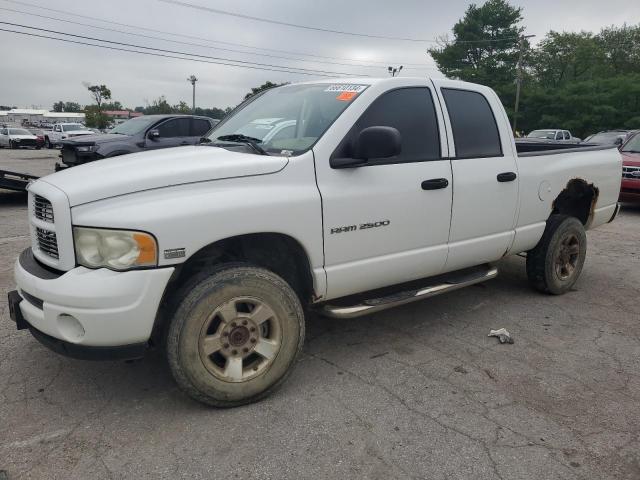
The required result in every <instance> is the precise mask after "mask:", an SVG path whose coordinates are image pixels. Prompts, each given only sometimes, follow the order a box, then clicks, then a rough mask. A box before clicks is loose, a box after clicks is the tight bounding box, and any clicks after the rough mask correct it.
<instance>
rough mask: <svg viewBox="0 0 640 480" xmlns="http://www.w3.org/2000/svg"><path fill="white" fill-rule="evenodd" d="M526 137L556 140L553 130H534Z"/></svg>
mask: <svg viewBox="0 0 640 480" xmlns="http://www.w3.org/2000/svg"><path fill="white" fill-rule="evenodd" d="M527 137H528V138H548V139H550V140H553V139H555V138H556V131H555V130H534V131H533V132H531V133H530V134H529V135H527Z"/></svg>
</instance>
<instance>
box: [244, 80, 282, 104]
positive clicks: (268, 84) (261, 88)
mask: <svg viewBox="0 0 640 480" xmlns="http://www.w3.org/2000/svg"><path fill="white" fill-rule="evenodd" d="M281 85H286V83H273V82H270V81H266V82H265V83H263V84H262V85H260V86H259V87H254V88H252V89H251V91H250V92H249V93H247V94H246V95H245V96H244V99H245V100H247V99H248V98H251V97H253V96H254V95H257V94H258V93H260V92H263V91H265V90H269V89H270V88H274V87H279V86H281Z"/></svg>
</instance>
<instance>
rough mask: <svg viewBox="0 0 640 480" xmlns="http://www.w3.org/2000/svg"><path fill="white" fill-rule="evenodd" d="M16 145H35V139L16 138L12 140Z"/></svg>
mask: <svg viewBox="0 0 640 480" xmlns="http://www.w3.org/2000/svg"><path fill="white" fill-rule="evenodd" d="M14 143H15V145H16V146H17V147H35V146H36V144H37V140H36V139H34V138H18V139H16V140H14Z"/></svg>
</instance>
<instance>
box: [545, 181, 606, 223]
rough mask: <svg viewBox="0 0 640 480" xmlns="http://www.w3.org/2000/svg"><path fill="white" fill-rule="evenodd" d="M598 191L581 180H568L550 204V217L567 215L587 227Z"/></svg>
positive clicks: (591, 184)
mask: <svg viewBox="0 0 640 480" xmlns="http://www.w3.org/2000/svg"><path fill="white" fill-rule="evenodd" d="M599 193H600V191H599V189H598V187H596V186H595V185H594V184H593V183H588V182H587V181H586V180H584V179H582V178H573V179H571V180H569V182H568V183H567V186H566V187H565V188H564V189H563V190H562V191H561V192H560V193H559V194H558V196H557V197H556V199H555V200H554V201H553V203H552V209H551V215H569V216H571V217H575V218H577V219H578V220H580V222H581V223H582V224H583V225H584V226H585V228H588V227H589V224H590V223H591V221H592V219H593V212H594V210H595V208H596V204H597V202H598V196H599Z"/></svg>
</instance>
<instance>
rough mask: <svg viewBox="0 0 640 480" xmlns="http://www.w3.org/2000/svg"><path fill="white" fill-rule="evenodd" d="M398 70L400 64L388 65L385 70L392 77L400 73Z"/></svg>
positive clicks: (400, 68)
mask: <svg viewBox="0 0 640 480" xmlns="http://www.w3.org/2000/svg"><path fill="white" fill-rule="evenodd" d="M400 70H402V65H400V66H399V67H388V68H387V71H388V72H389V75H391V76H392V77H395V76H396V75H398V74H399V73H400Z"/></svg>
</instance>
